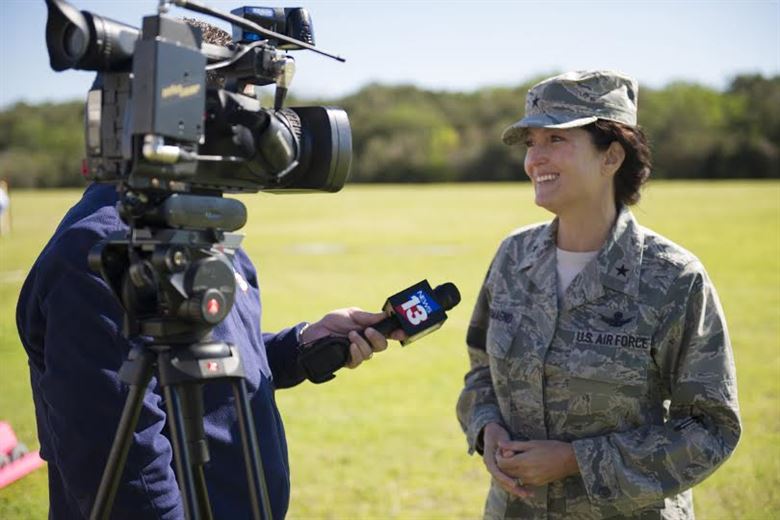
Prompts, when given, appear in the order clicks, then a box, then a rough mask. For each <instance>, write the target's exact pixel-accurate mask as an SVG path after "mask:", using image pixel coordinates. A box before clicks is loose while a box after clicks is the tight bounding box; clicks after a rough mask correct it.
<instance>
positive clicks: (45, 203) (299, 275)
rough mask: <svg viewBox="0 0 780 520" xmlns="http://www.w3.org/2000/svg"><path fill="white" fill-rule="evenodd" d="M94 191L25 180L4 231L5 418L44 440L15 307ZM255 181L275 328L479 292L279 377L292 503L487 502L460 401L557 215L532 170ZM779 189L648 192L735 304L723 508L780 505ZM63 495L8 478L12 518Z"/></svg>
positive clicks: (723, 512)
mask: <svg viewBox="0 0 780 520" xmlns="http://www.w3.org/2000/svg"><path fill="white" fill-rule="evenodd" d="M78 196H79V194H78V193H77V192H76V191H61V190H41V191H27V190H17V191H16V192H14V193H12V208H13V210H14V214H13V217H14V220H13V222H14V229H13V232H12V234H11V235H9V236H3V237H0V358H1V359H2V363H0V419H3V420H8V421H10V422H11V424H12V425H13V427H14V429H15V431H16V433H17V435H18V437H19V439H20V440H22V441H23V442H25V443H26V444H27V445H28V446H29V447H30V448H31V449H37V447H38V446H37V443H36V441H35V435H36V429H35V415H34V409H33V402H32V397H31V395H30V383H29V377H28V366H27V357H26V355H25V353H24V350H23V349H22V346H21V345H20V344H19V340H18V338H17V334H16V326H15V322H14V308H15V303H16V299H17V296H18V293H19V290H20V288H21V285H22V282H23V280H24V276H25V273H26V272H27V270H28V269H29V266H30V265H31V264H32V262H33V261H34V260H35V257H36V256H37V254H38V253H39V251H40V250H41V248H42V247H43V246H44V244H45V243H46V240H48V238H49V236H50V235H51V232H52V231H53V230H54V228H55V227H56V225H57V223H58V222H59V219H60V218H61V217H62V215H63V214H64V213H65V211H66V210H67V208H68V207H69V206H70V205H71V204H73V203H74V202H75V201H76V200H77V198H78ZM241 199H242V201H243V202H244V203H245V204H246V205H247V208H248V211H249V224H248V225H247V226H246V227H244V228H243V229H242V230H241V231H242V232H243V233H245V234H246V238H245V239H244V247H245V249H246V250H247V252H248V253H249V255H250V256H251V257H252V258H253V259H254V261H255V264H256V265H257V266H258V270H259V280H260V284H261V288H262V293H263V316H262V320H263V322H262V327H263V330H268V331H274V330H279V329H281V328H282V327H286V326H289V325H291V324H292V323H295V322H297V321H298V320H309V321H314V320H316V319H318V318H319V317H320V316H322V314H323V313H325V312H327V311H328V310H330V309H334V308H339V307H345V306H349V305H357V306H360V307H363V308H365V309H379V307H380V306H381V305H382V303H383V302H384V299H385V298H386V297H387V296H388V294H390V293H392V292H393V291H395V290H398V289H400V288H402V287H407V286H408V285H410V284H411V283H413V282H416V281H419V280H420V279H421V278H423V277H425V278H427V279H428V280H429V281H430V282H431V283H432V284H433V285H437V284H440V283H443V282H445V281H452V282H454V283H455V284H457V285H458V287H459V289H460V292H461V294H462V296H463V300H462V303H461V304H460V305H458V306H457V307H455V308H454V309H452V311H450V312H448V315H449V319H448V320H447V322H446V323H445V324H444V326H443V327H442V329H441V330H439V331H438V332H436V333H434V334H432V335H431V336H428V337H425V338H423V339H421V340H420V341H419V342H416V343H413V344H411V345H409V346H407V347H404V348H401V347H400V346H399V345H398V344H397V343H394V344H392V345H391V346H390V347H389V348H388V349H387V351H386V352H383V353H381V354H378V355H376V356H374V357H373V358H372V360H370V361H368V362H367V363H366V364H365V365H364V366H361V367H360V368H358V369H357V370H341V371H339V372H338V373H337V377H336V379H335V380H334V381H332V382H329V383H327V384H324V385H313V384H310V383H303V384H301V385H299V386H297V387H295V388H292V389H289V390H282V391H279V392H278V393H277V394H276V397H277V400H278V404H279V408H280V410H281V413H282V415H283V416H284V421H285V426H286V430H287V436H288V441H289V448H290V459H291V479H292V502H291V509H290V513H289V515H288V518H290V519H304V518H305V519H329V518H339V519H340V518H345V519H410V520H411V519H418V520H419V519H426V520H428V519H449V518H456V519H466V518H479V517H481V514H482V507H483V504H484V500H485V493H486V492H487V486H488V483H489V477H488V474H487V472H486V471H485V469H484V465H483V464H482V462H481V460H480V459H479V458H478V457H469V456H468V455H467V454H466V443H465V440H464V436H463V434H462V432H461V431H460V428H459V427H458V424H457V420H456V418H455V401H456V400H457V396H458V393H459V391H460V389H461V386H462V384H463V376H464V374H465V372H466V370H467V367H468V356H467V353H466V347H465V337H466V329H467V327H468V322H469V316H470V313H471V310H472V308H473V305H474V302H475V300H476V297H477V292H478V290H479V286H480V284H481V282H482V279H483V277H484V275H485V272H486V270H487V267H488V264H489V263H490V259H491V258H492V256H493V254H494V253H495V250H496V248H497V247H498V244H499V242H500V240H501V239H502V238H503V237H504V236H506V235H507V234H508V233H509V232H510V231H511V230H512V229H514V228H516V227H518V226H521V225H526V224H530V223H532V222H536V221H540V220H544V219H548V218H549V215H548V214H547V213H546V212H544V211H542V210H540V209H539V208H537V207H535V206H534V205H533V203H532V202H531V201H532V200H533V195H532V193H531V192H530V189H529V186H528V184H520V183H494V184H490V185H488V184H469V185H454V184H449V185H442V184H430V185H422V186H420V185H418V186H408V185H405V186H397V185H388V186H365V185H364V186H354V185H352V186H347V188H346V189H345V190H343V191H342V192H341V193H338V194H335V195H330V194H327V195H326V194H321V195H320V194H318V195H305V196H302V195H294V196H292V195H268V194H261V195H253V196H244V197H241ZM778 200H780V182H778V181H769V182H767V181H751V182H734V181H727V182H717V183H714V182H658V183H651V184H650V185H649V187H648V189H647V191H646V193H645V195H644V197H643V199H642V203H641V204H640V205H639V207H637V208H636V209H635V210H634V214H635V215H636V217H637V219H638V220H639V221H640V223H641V224H643V225H646V226H648V227H650V228H652V229H654V230H655V231H657V232H659V233H662V234H664V235H665V236H667V237H668V238H670V239H671V240H674V241H675V242H677V243H679V244H682V245H683V246H684V247H686V248H688V249H689V250H691V251H692V252H693V253H694V254H696V255H697V256H698V257H699V258H700V259H701V260H702V262H703V263H704V265H705V266H706V267H707V270H708V272H709V274H710V276H711V278H712V280H713V281H714V283H715V285H716V287H717V289H718V294H719V296H720V300H721V302H722V304H723V308H724V310H725V313H726V316H727V320H728V326H729V333H730V335H731V340H732V344H733V347H734V356H735V359H736V363H737V378H738V383H739V399H740V404H741V409H742V416H743V420H744V434H743V437H742V440H741V441H740V444H739V446H738V447H737V450H736V452H735V453H734V455H733V456H732V457H731V458H730V459H729V460H728V461H726V463H725V464H724V465H723V466H722V467H721V468H719V469H718V470H717V471H716V472H715V473H714V474H713V475H712V476H711V477H710V478H708V479H707V480H705V481H704V482H703V483H702V484H701V485H699V486H697V487H696V489H695V491H694V496H695V500H696V512H697V514H698V516H699V517H701V518H705V519H727V518H738V519H743V518H748V519H752V518H755V519H765V518H775V517H776V516H777V511H778V510H780V412H779V411H778V402H779V400H780V378H779V377H778V374H780V357H779V356H778V342H779V341H780V340H779V338H780V319H778V318H779V317H780V291H778V287H780V207H778ZM388 215H392V218H388ZM421 221H422V222H425V224H426V225H425V226H420V222H421ZM431 229H436V230H437V232H436V233H435V234H432V233H430V230H431ZM312 246H314V247H312ZM317 246H320V247H317ZM85 406H89V403H85ZM113 426H114V425H106V427H107V428H111V427H113ZM237 471H243V469H242V468H237ZM47 504H48V491H47V486H46V471H45V470H40V471H37V472H35V473H33V474H32V475H30V476H27V477H25V478H24V479H22V480H20V481H19V482H16V483H14V484H12V485H11V486H9V487H8V488H4V489H2V490H0V518H3V519H7V520H17V519H19V520H22V519H25V520H26V519H31V518H33V519H37V518H46V514H47V513H46V511H47Z"/></svg>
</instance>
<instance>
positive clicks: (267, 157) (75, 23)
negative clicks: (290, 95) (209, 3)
mask: <svg viewBox="0 0 780 520" xmlns="http://www.w3.org/2000/svg"><path fill="white" fill-rule="evenodd" d="M46 3H47V5H48V7H49V18H48V21H47V24H46V43H47V46H48V50H49V57H50V61H51V67H52V68H53V69H54V70H56V71H62V70H66V69H70V68H73V69H81V70H93V71H98V72H99V76H98V80H97V81H96V82H95V85H94V86H93V88H92V90H90V92H89V94H88V96H87V105H86V114H85V126H86V129H85V130H86V145H87V146H86V147H87V156H86V161H85V165H84V174H85V176H86V177H87V178H89V179H91V180H96V181H106V182H122V183H125V184H126V185H127V186H128V187H130V188H133V189H135V190H147V191H157V190H160V191H164V192H165V191H167V192H180V193H190V192H191V193H209V194H211V193H214V192H220V193H221V192H257V191H260V190H263V191H266V190H267V191H283V190H293V191H329V192H335V191H338V190H340V189H341V188H342V187H343V185H344V183H345V182H346V180H347V177H348V174H349V166H350V162H351V158H352V150H351V133H350V127H349V120H348V118H347V115H346V113H345V112H344V111H343V110H340V109H337V108H328V107H317V106H312V107H295V108H289V109H283V107H282V104H283V102H284V97H285V95H286V92H287V88H288V87H289V84H290V82H291V80H292V77H293V75H294V72H295V62H294V60H293V58H292V57H291V56H290V55H289V54H288V53H287V52H285V51H286V50H295V49H304V48H305V49H311V50H314V51H315V52H319V53H321V54H326V53H323V52H321V51H319V50H317V49H316V48H314V47H313V44H314V34H313V30H312V23H311V18H310V17H309V15H308V13H307V11H306V10H305V9H302V8H265V7H242V8H239V9H234V10H233V11H232V12H231V13H230V14H228V13H223V12H220V11H216V10H213V9H210V8H208V7H206V6H204V5H201V4H198V3H197V2H194V1H190V0H171V1H166V0H161V2H160V8H159V13H158V14H157V15H155V16H148V17H146V18H144V21H143V28H142V30H141V31H139V30H138V29H136V28H134V27H131V26H129V25H125V24H123V23H120V22H116V21H114V20H110V19H108V18H105V17H101V16H98V15H96V14H93V13H89V12H86V11H78V10H77V9H76V8H74V7H73V6H72V5H70V4H68V3H67V2H65V1H64V0H46ZM170 4H175V5H176V6H179V7H184V8H187V9H191V10H194V11H197V12H200V13H204V14H208V15H211V16H215V17H218V18H222V19H224V20H227V21H229V22H230V23H231V24H233V27H234V30H233V43H230V44H228V45H227V46H220V45H214V44H209V43H203V42H202V38H201V32H200V30H199V29H197V28H195V27H193V26H191V25H189V24H188V23H187V22H185V21H183V20H177V19H174V18H171V17H169V16H166V15H165V14H164V13H165V12H166V11H167V8H168V7H169V5H170ZM277 31H279V32H277ZM282 33H283V34H282ZM326 55H327V54H326ZM331 57H334V58H336V59H340V58H338V57H335V56H331ZM215 75H216V76H218V77H219V80H218V81H215V80H213V79H212V80H211V81H209V78H208V77H209V76H212V77H213V76H215ZM271 84H276V97H275V103H274V107H273V108H263V107H261V105H260V101H259V99H258V97H257V96H256V92H259V89H257V88H256V87H257V86H262V85H271ZM222 85H224V88H220V87H221V86H222Z"/></svg>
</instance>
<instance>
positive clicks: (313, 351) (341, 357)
mask: <svg viewBox="0 0 780 520" xmlns="http://www.w3.org/2000/svg"><path fill="white" fill-rule="evenodd" d="M458 303H460V292H459V291H458V288H457V287H455V284H453V283H451V282H447V283H444V284H441V285H439V286H438V287H436V288H435V289H431V286H430V285H429V284H428V281H427V280H422V281H421V282H418V283H416V284H414V285H412V286H411V287H409V288H407V289H404V290H403V291H401V292H399V293H397V294H394V295H393V296H391V297H390V298H388V299H387V301H386V302H385V305H384V311H385V313H387V315H388V316H387V317H386V318H385V319H383V320H382V321H380V322H379V323H376V324H374V325H371V328H373V329H376V330H377V331H379V332H380V333H381V334H383V335H384V336H385V337H388V336H389V335H390V333H392V332H393V331H394V330H396V329H402V330H403V331H404V333H406V339H404V340H403V341H401V345H402V346H406V345H408V344H409V343H411V342H413V341H417V340H418V339H420V338H421V337H423V336H425V335H427V334H430V333H431V332H433V331H435V330H437V329H439V328H440V327H441V326H442V325H443V324H444V322H445V320H446V319H447V314H446V313H445V311H448V310H450V309H452V308H453V307H455V306H456V305H457V304H458ZM361 335H363V333H362V332H361ZM363 337H364V338H365V336H364V335H363ZM349 345H350V341H349V339H347V338H346V337H343V336H326V337H324V338H320V339H318V340H315V341H313V342H311V343H309V344H306V345H301V346H300V347H298V348H299V354H298V369H299V370H300V371H301V372H302V373H303V374H305V376H306V378H307V379H309V380H310V381H311V382H313V383H324V382H325V381H330V380H331V379H333V378H334V377H336V376H335V375H334V374H333V373H334V372H335V371H336V370H338V369H340V368H341V367H343V366H344V365H346V364H347V363H349V358H350V355H349Z"/></svg>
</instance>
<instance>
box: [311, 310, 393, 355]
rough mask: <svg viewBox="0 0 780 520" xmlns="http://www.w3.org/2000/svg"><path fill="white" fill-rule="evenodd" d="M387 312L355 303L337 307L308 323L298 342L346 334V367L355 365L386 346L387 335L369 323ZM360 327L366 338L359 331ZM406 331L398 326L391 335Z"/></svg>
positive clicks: (373, 322)
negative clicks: (347, 341)
mask: <svg viewBox="0 0 780 520" xmlns="http://www.w3.org/2000/svg"><path fill="white" fill-rule="evenodd" d="M385 317H386V315H385V314H384V313H382V312H366V311H364V310H361V309H358V308H357V307H348V308H345V309H336V310H335V311H331V312H329V313H328V314H326V315H325V316H323V317H322V319H321V320H320V321H318V322H315V323H312V324H310V325H309V326H308V327H306V328H305V329H304V330H303V332H302V334H301V338H300V339H301V343H304V344H305V343H310V342H312V341H315V340H317V339H320V338H323V337H325V336H346V337H347V338H348V339H349V341H350V345H349V354H350V359H349V363H347V365H346V366H347V367H348V368H356V367H357V366H358V365H360V364H361V363H362V362H363V361H365V360H367V359H370V358H371V356H373V355H374V352H381V351H383V350H385V349H386V348H387V338H385V337H384V336H383V335H382V334H381V333H380V332H379V331H377V330H375V329H373V328H371V325H374V324H376V323H379V322H380V321H382V319H384V318H385ZM358 331H363V334H364V335H365V339H364V338H363V337H362V336H361V335H360V334H358ZM405 337H406V335H405V334H404V332H403V331H402V330H401V329H397V330H394V331H393V332H392V333H391V334H390V339H394V340H397V341H400V340H402V339H404V338H405Z"/></svg>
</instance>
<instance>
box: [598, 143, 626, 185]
mask: <svg viewBox="0 0 780 520" xmlns="http://www.w3.org/2000/svg"><path fill="white" fill-rule="evenodd" d="M625 159H626V150H625V149H624V148H623V145H622V144H620V143H619V142H618V141H612V142H611V143H609V148H607V151H606V152H605V153H604V163H603V165H602V173H605V174H607V175H609V176H610V177H612V176H613V175H615V174H616V173H617V171H618V170H619V169H620V167H621V166H622V165H623V161H624V160H625Z"/></svg>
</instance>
